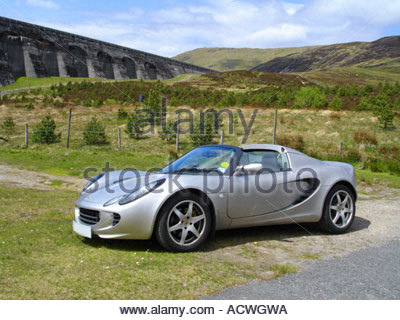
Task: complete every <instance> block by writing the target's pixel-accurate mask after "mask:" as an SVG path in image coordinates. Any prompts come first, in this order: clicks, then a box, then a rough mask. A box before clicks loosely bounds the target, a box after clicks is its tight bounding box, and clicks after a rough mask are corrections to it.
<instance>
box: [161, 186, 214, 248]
mask: <svg viewBox="0 0 400 320" xmlns="http://www.w3.org/2000/svg"><path fill="white" fill-rule="evenodd" d="M210 230H211V213H210V209H209V207H208V205H207V203H206V202H205V201H204V200H203V199H202V198H201V197H199V196H197V195H195V194H191V193H187V194H182V195H179V196H177V197H174V198H173V199H171V200H170V201H168V202H167V203H166V205H164V207H163V208H162V210H161V212H160V215H159V217H158V219H157V223H156V226H155V236H156V238H157V241H158V242H159V243H160V244H161V245H162V246H163V247H164V248H166V249H167V250H170V251H175V252H187V251H193V250H195V249H197V248H198V247H199V246H200V245H201V244H203V243H204V241H206V239H207V237H208V235H209V233H210Z"/></svg>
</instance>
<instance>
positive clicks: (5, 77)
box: [0, 17, 215, 86]
mask: <svg viewBox="0 0 400 320" xmlns="http://www.w3.org/2000/svg"><path fill="white" fill-rule="evenodd" d="M210 72H215V71H213V70H210V69H207V68H203V67H199V66H195V65H192V64H189V63H184V62H180V61H176V60H173V59H168V58H164V57H161V56H157V55H154V54H150V53H146V52H143V51H139V50H134V49H129V48H126V47H122V46H118V45H114V44H111V43H107V42H103V41H97V40H94V39H90V38H86V37H82V36H78V35H74V34H70V33H67V32H62V31H58V30H54V29H50V28H46V27H41V26H37V25H33V24H30V23H25V22H21V21H17V20H12V19H8V18H3V17H0V86H5V85H9V84H11V83H13V82H14V81H15V80H14V79H15V78H18V77H37V78H43V77H51V76H56V77H90V78H107V79H116V80H129V79H145V80H153V79H169V78H173V77H176V76H178V75H180V74H183V73H210Z"/></svg>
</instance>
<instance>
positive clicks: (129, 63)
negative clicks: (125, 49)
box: [122, 57, 137, 79]
mask: <svg viewBox="0 0 400 320" xmlns="http://www.w3.org/2000/svg"><path fill="white" fill-rule="evenodd" d="M122 63H123V65H124V67H125V75H126V77H127V78H128V79H137V73H136V63H135V62H133V60H132V59H129V58H127V57H124V58H123V59H122Z"/></svg>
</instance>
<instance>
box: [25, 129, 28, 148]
mask: <svg viewBox="0 0 400 320" xmlns="http://www.w3.org/2000/svg"><path fill="white" fill-rule="evenodd" d="M25 148H27V149H28V124H27V123H25Z"/></svg>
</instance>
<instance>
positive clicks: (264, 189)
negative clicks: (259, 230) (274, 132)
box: [228, 150, 298, 219]
mask: <svg viewBox="0 0 400 320" xmlns="http://www.w3.org/2000/svg"><path fill="white" fill-rule="evenodd" d="M251 163H260V164H261V165H262V168H263V169H262V170H261V172H259V173H257V174H246V173H244V174H240V175H233V176H231V177H230V181H229V192H228V216H229V217H230V218H232V219H238V218H245V217H252V216H259V215H264V214H269V213H272V212H276V211H279V210H282V209H284V208H287V207H289V206H290V205H292V204H293V203H294V202H295V201H296V198H297V197H298V195H297V194H296V192H293V190H291V189H293V185H294V184H295V181H296V177H295V174H294V172H293V170H292V168H291V167H290V162H289V158H288V155H287V154H286V153H285V152H282V153H281V152H277V151H274V150H246V151H244V152H243V154H242V156H241V159H240V161H239V166H243V165H246V164H251ZM290 191H292V192H290Z"/></svg>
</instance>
